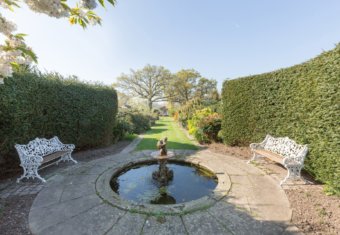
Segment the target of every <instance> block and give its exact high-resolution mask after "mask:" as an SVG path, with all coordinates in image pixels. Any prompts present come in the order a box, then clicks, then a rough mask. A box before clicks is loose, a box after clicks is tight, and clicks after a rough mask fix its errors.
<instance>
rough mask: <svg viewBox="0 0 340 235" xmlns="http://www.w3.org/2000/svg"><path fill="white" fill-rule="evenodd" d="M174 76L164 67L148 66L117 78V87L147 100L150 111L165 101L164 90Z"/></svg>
mask: <svg viewBox="0 0 340 235" xmlns="http://www.w3.org/2000/svg"><path fill="white" fill-rule="evenodd" d="M171 78H172V75H171V73H170V71H169V70H167V69H165V68H164V67H162V66H152V65H146V66H145V67H144V68H143V69H140V70H136V71H135V70H131V73H130V74H128V75H127V74H122V75H121V76H120V77H118V78H117V84H116V85H117V87H118V88H120V89H121V90H122V91H124V92H127V93H129V95H131V96H137V97H140V98H143V99H146V100H147V102H148V107H149V110H150V111H151V110H152V105H153V103H155V102H160V101H165V100H167V97H166V96H165V93H164V90H165V87H166V86H167V84H168V82H169V81H171Z"/></svg>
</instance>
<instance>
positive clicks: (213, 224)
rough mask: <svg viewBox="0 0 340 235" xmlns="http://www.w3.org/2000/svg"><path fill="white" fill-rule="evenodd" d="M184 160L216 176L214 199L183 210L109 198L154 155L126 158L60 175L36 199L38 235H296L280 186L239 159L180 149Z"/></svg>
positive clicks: (33, 219)
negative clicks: (113, 183) (116, 178)
mask: <svg viewBox="0 0 340 235" xmlns="http://www.w3.org/2000/svg"><path fill="white" fill-rule="evenodd" d="M175 152H176V154H177V156H180V157H178V158H179V159H180V160H184V161H188V162H193V163H196V164H200V165H202V166H205V167H207V168H208V169H210V170H212V171H213V172H215V174H216V175H217V177H218V182H219V183H218V186H217V188H216V190H215V193H214V194H213V195H211V196H209V197H204V198H201V199H198V200H196V201H192V202H189V203H185V204H180V205H169V206H155V205H138V204H134V203H131V202H127V201H124V200H122V199H120V198H117V196H115V195H114V193H113V192H112V191H111V189H110V187H109V185H108V184H107V179H108V177H109V176H110V175H112V174H113V172H114V171H115V170H118V169H119V168H121V167H122V166H125V165H127V164H129V163H131V162H139V161H145V160H150V159H151V157H150V151H140V152H131V153H129V152H127V151H124V152H123V153H120V154H116V155H112V156H108V157H105V158H102V159H99V160H94V161H91V162H87V163H79V164H77V165H74V166H71V167H68V168H66V169H63V170H60V171H59V172H58V173H57V174H55V175H54V176H52V177H50V178H49V179H48V182H47V183H46V185H45V186H44V188H43V189H42V191H41V192H40V193H39V194H38V196H37V197H36V199H35V201H34V203H33V205H32V208H31V211H30V214H29V226H30V229H31V231H32V233H33V234H58V235H59V234H64V235H67V234H72V235H73V234H117V235H121V234H214V235H215V234H297V233H298V230H297V228H296V227H294V226H291V225H290V224H289V221H290V219H291V215H292V210H291V209H290V205H289V202H288V199H287V197H286V195H285V193H284V191H283V190H282V188H281V187H280V186H279V185H278V182H277V181H276V180H274V179H273V178H272V177H271V176H269V175H267V174H265V173H264V172H263V171H261V170H259V169H258V168H256V167H254V166H253V165H248V164H246V162H245V161H244V160H239V159H237V158H235V157H231V156H226V155H221V154H216V153H212V152H210V151H208V150H201V151H197V152H194V151H189V150H183V151H179V150H175Z"/></svg>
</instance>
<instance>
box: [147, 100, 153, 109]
mask: <svg viewBox="0 0 340 235" xmlns="http://www.w3.org/2000/svg"><path fill="white" fill-rule="evenodd" d="M148 106H149V110H150V111H152V100H151V99H148Z"/></svg>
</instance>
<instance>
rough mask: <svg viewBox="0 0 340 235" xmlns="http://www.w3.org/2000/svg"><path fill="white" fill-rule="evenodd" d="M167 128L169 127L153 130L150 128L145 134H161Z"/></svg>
mask: <svg viewBox="0 0 340 235" xmlns="http://www.w3.org/2000/svg"><path fill="white" fill-rule="evenodd" d="M167 130H168V129H164V128H159V129H152V130H148V131H147V132H146V133H145V134H159V133H162V132H164V131H167Z"/></svg>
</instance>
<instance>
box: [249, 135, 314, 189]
mask: <svg viewBox="0 0 340 235" xmlns="http://www.w3.org/2000/svg"><path fill="white" fill-rule="evenodd" d="M250 148H251V151H252V153H253V158H252V159H251V160H249V161H248V163H250V162H251V161H253V160H256V159H257V158H258V157H267V158H269V159H271V160H273V161H275V162H278V163H280V164H282V165H284V167H285V168H286V169H287V170H288V174H287V176H286V177H285V178H284V180H282V181H281V182H280V185H282V184H284V183H285V182H286V181H287V180H288V179H294V180H295V179H301V169H302V168H303V163H304V160H305V157H306V155H307V153H308V147H307V145H299V144H297V143H296V142H295V141H294V140H291V139H289V138H288V137H280V138H274V137H272V136H270V135H267V136H266V138H265V139H264V140H263V141H262V142H261V143H253V144H250Z"/></svg>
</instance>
